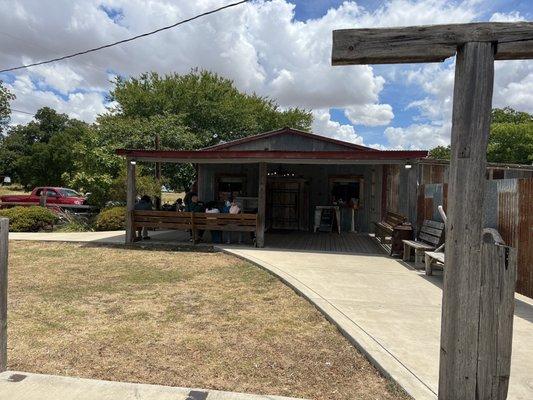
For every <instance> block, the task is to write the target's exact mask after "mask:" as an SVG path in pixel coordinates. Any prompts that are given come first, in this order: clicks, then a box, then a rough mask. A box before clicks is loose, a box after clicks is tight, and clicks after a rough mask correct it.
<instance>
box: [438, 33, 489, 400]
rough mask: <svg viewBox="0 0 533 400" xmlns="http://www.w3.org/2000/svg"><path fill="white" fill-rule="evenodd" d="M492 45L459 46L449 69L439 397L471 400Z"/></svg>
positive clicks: (479, 278)
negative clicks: (449, 124) (449, 128)
mask: <svg viewBox="0 0 533 400" xmlns="http://www.w3.org/2000/svg"><path fill="white" fill-rule="evenodd" d="M493 82H494V45H493V44H492V43H480V42H476V43H466V44H465V45H463V46H460V47H459V51H458V53H457V61H456V68H455V87H454V103H453V115H452V138H451V150H452V157H451V161H450V178H449V182H450V183H449V194H448V196H449V202H448V222H447V224H446V258H445V268H444V290H443V304H442V325H441V351H440V372H439V375H440V376H439V399H464V400H468V399H472V400H474V399H476V386H477V385H476V383H477V379H476V378H477V358H478V350H479V349H478V340H479V315H480V291H481V268H482V265H481V233H482V223H483V215H482V211H483V210H482V207H480V205H481V204H483V199H484V190H480V188H483V187H484V182H485V170H486V154H487V141H488V135H489V127H490V113H491V106H492V90H493Z"/></svg>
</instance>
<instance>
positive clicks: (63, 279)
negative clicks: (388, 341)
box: [8, 242, 407, 400]
mask: <svg viewBox="0 0 533 400" xmlns="http://www.w3.org/2000/svg"><path fill="white" fill-rule="evenodd" d="M10 251H11V253H10V266H9V267H10V277H9V290H10V292H9V350H8V357H9V360H8V367H9V368H10V369H12V370H22V371H28V372H37V373H48V374H59V375H71V376H82V377H88V378H97V379H107V380H118V381H129V382H144V383H154V384H163V385H172V386H186V387H201V388H208V389H209V388H210V389H221V390H229V391H239V392H252V393H263V394H277V395H286V396H295V397H305V398H309V399H335V400H339V399H404V398H407V396H406V395H405V394H404V393H403V392H402V391H401V390H400V389H398V387H397V386H396V385H394V384H393V383H391V382H390V381H388V380H387V379H385V378H383V377H382V376H380V375H379V374H378V372H377V371H376V370H375V369H374V368H373V367H372V366H371V365H370V364H369V363H368V361H367V360H366V359H365V358H364V357H363V356H361V355H360V354H359V353H358V352H357V351H356V350H355V349H354V348H353V347H352V346H351V345H350V344H349V342H348V341H347V340H346V339H345V338H344V337H343V336H341V335H340V334H339V332H338V331H337V330H336V329H335V328H334V327H333V326H332V325H331V324H330V323H329V322H327V321H326V320H325V318H324V317H323V316H322V315H321V314H320V313H319V312H318V311H317V310H316V309H315V308H314V307H312V306H311V305H310V304H309V303H308V302H307V301H306V300H304V299H302V298H301V297H299V296H297V295H296V294H295V293H294V292H293V291H292V290H290V289H289V288H287V287H286V286H285V285H283V284H282V283H281V282H280V281H278V279H276V278H275V277H273V276H271V275H269V274H268V273H266V272H264V271H262V270H260V269H258V268H256V267H254V266H252V265H250V264H248V263H246V262H243V261H241V260H238V259H236V258H233V257H230V256H228V255H224V254H221V253H198V252H172V251H162V250H141V249H139V250H136V249H125V248H118V247H115V248H113V247H88V246H84V245H80V244H62V243H37V242H12V243H11V244H10Z"/></svg>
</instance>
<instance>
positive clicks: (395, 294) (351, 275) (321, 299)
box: [222, 248, 533, 400]
mask: <svg viewBox="0 0 533 400" xmlns="http://www.w3.org/2000/svg"><path fill="white" fill-rule="evenodd" d="M222 249H223V250H224V251H226V252H228V253H230V254H234V255H236V256H239V257H241V258H245V259H248V260H250V261H251V262H253V263H255V264H257V265H259V266H261V267H263V268H265V269H267V270H269V271H271V272H273V273H274V274H276V275H278V276H279V277H280V278H281V279H282V280H284V281H285V282H286V283H287V284H288V285H290V286H291V287H293V288H294V289H295V290H296V291H297V292H299V293H301V294H302V295H303V296H305V297H306V298H307V299H309V300H310V301H311V302H312V303H314V304H315V305H316V306H317V307H318V308H319V309H320V310H321V311H322V312H323V313H324V314H325V315H326V316H327V317H328V319H330V320H331V321H332V322H333V323H335V324H336V325H337V326H338V327H339V329H340V330H341V331H342V332H343V333H344V334H345V335H346V336H347V337H348V338H349V339H350V340H351V341H352V342H353V343H354V344H355V345H356V346H357V347H358V348H359V349H360V350H361V351H362V352H363V353H365V354H366V355H367V357H368V358H369V359H370V360H371V361H372V362H373V363H374V365H376V366H377V367H378V368H379V369H380V370H381V371H382V372H383V373H384V374H385V375H387V376H390V377H391V378H393V379H394V380H395V381H396V382H398V383H399V384H400V385H401V386H402V387H403V388H404V389H405V390H406V391H407V392H408V393H409V394H411V395H412V396H413V397H414V398H416V399H435V398H436V397H437V395H436V393H437V390H438V372H439V348H440V322H441V301H442V289H441V287H442V275H435V276H432V277H427V276H425V274H424V273H422V272H419V271H416V270H414V269H412V268H410V267H409V266H407V264H404V263H403V262H400V261H398V260H396V259H393V258H390V257H385V256H381V255H375V256H372V255H349V254H325V253H312V252H295V251H280V250H269V249H235V248H222ZM515 307H516V309H515V318H514V334H513V355H512V365H511V379H510V387H509V396H508V398H509V399H516V400H529V399H533V345H532V343H533V300H532V299H529V298H527V297H525V296H521V295H516V305H515Z"/></svg>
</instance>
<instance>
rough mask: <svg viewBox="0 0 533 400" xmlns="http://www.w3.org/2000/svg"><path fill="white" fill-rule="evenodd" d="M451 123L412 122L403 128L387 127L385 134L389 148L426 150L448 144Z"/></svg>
mask: <svg viewBox="0 0 533 400" xmlns="http://www.w3.org/2000/svg"><path fill="white" fill-rule="evenodd" d="M450 128H451V124H450V123H446V124H444V125H430V124H413V125H409V126H408V127H405V128H394V127H388V128H387V129H385V136H386V138H387V140H388V142H389V144H390V147H391V148H398V149H409V150H420V149H422V150H427V149H430V148H432V147H435V146H439V145H441V146H446V145H448V144H449V143H448V136H449V132H450Z"/></svg>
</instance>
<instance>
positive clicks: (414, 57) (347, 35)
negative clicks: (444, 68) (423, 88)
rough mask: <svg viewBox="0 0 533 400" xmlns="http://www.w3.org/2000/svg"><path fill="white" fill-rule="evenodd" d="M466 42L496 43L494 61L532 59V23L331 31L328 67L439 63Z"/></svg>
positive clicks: (489, 23)
mask: <svg viewBox="0 0 533 400" xmlns="http://www.w3.org/2000/svg"><path fill="white" fill-rule="evenodd" d="M467 42H490V43H498V48H497V53H496V57H495V58H496V59H498V60H508V59H517V58H520V59H526V58H533V23H532V22H513V23H504V22H480V23H471V24H450V25H428V26H412V27H402V28H376V29H341V30H336V31H333V50H332V56H331V59H332V65H350V64H396V63H418V62H441V61H444V60H445V59H446V58H448V57H451V56H453V55H454V54H455V53H456V51H457V47H458V46H461V45H463V44H465V43H467Z"/></svg>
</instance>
